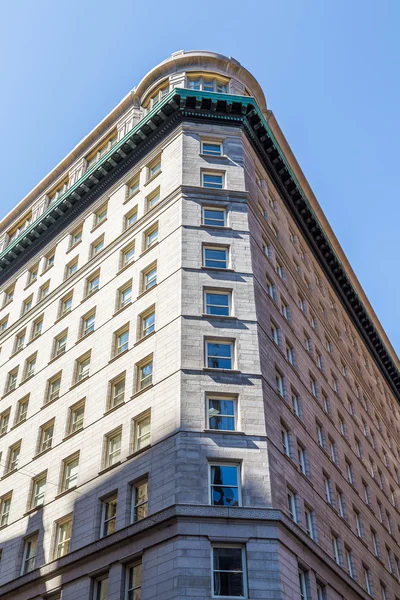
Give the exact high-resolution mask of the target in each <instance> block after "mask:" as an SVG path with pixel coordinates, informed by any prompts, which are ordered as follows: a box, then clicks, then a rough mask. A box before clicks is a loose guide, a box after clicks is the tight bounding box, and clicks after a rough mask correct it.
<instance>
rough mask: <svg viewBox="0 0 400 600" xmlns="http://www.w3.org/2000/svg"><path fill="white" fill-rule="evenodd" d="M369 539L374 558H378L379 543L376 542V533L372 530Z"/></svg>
mask: <svg viewBox="0 0 400 600" xmlns="http://www.w3.org/2000/svg"><path fill="white" fill-rule="evenodd" d="M371 539H372V548H373V551H374V554H375V556H378V557H379V556H380V551H379V542H378V536H377V535H376V531H374V530H373V529H371Z"/></svg>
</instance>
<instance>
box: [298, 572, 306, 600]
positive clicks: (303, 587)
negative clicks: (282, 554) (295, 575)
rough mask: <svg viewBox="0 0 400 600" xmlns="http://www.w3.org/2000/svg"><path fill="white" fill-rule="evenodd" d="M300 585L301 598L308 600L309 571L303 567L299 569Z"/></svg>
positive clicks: (301, 599)
mask: <svg viewBox="0 0 400 600" xmlns="http://www.w3.org/2000/svg"><path fill="white" fill-rule="evenodd" d="M299 587H300V600H308V592H307V573H306V571H303V569H299Z"/></svg>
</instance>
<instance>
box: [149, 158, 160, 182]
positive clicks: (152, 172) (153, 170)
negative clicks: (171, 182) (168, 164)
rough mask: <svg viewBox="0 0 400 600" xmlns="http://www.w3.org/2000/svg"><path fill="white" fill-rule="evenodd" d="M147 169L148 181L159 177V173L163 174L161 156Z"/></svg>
mask: <svg viewBox="0 0 400 600" xmlns="http://www.w3.org/2000/svg"><path fill="white" fill-rule="evenodd" d="M147 169H148V177H147V179H148V180H149V179H152V178H153V177H155V176H156V175H158V173H161V156H158V157H157V158H156V159H154V160H153V162H151V163H150V165H149V166H148V167H147Z"/></svg>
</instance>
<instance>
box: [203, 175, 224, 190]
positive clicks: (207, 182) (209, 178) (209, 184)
mask: <svg viewBox="0 0 400 600" xmlns="http://www.w3.org/2000/svg"><path fill="white" fill-rule="evenodd" d="M217 178H218V179H217ZM201 187H203V188H206V189H211V190H223V189H225V172H224V171H201Z"/></svg>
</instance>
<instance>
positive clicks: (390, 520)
mask: <svg viewBox="0 0 400 600" xmlns="http://www.w3.org/2000/svg"><path fill="white" fill-rule="evenodd" d="M0 286H1V299H0V300H1V304H0V346H1V353H0V362H1V368H0V394H1V400H0V435H1V438H0V451H1V458H0V476H1V479H0V527H1V528H0V550H1V563H0V597H1V598H2V600H11V599H12V600H27V599H35V600H44V599H46V600H59V599H62V600H78V599H79V600H80V599H89V600H106V599H108V600H120V599H121V600H139V598H141V599H142V600H153V599H162V600H175V599H179V600H195V599H199V598H201V599H206V598H210V599H211V598H221V599H222V598H225V599H226V598H246V599H248V600H267V599H274V600H299V599H301V600H306V599H307V600H339V599H342V600H343V599H345V600H356V599H360V598H364V599H365V598H370V597H375V598H377V599H378V600H396V599H397V600H398V599H399V598H400V585H399V577H400V547H399V544H398V540H399V524H400V513H399V505H400V500H399V493H398V491H399V482H400V472H399V469H398V467H397V465H398V461H399V458H400V436H399V405H398V402H399V400H400V377H399V371H398V359H397V356H396V354H395V352H394V350H393V348H392V347H391V345H390V342H389V340H388V338H387V337H386V335H385V332H384V331H383V329H382V327H381V325H380V323H379V321H378V319H377V317H376V315H375V314H374V312H373V310H372V308H371V306H370V304H369V302H368V299H367V298H366V296H365V294H364V292H363V290H362V289H361V287H360V284H359V283H358V281H357V279H356V277H355V275H354V273H353V271H352V269H351V266H350V265H349V263H348V261H347V259H346V257H345V255H344V253H343V251H342V249H341V248H340V246H339V244H338V241H337V240H336V238H335V236H334V233H333V232H332V230H331V228H330V226H329V223H328V222H327V220H326V217H325V216H324V214H323V212H322V210H321V208H320V206H319V204H318V202H317V200H316V198H315V197H314V195H313V193H312V190H311V188H310V186H309V184H308V183H307V181H306V179H305V177H304V175H303V173H302V171H301V169H300V167H299V165H298V163H297V162H296V159H295V157H294V156H293V154H292V152H291V150H290V147H289V145H288V143H287V141H286V139H285V138H284V136H283V133H282V132H281V130H280V128H279V125H278V123H277V122H276V119H275V117H274V114H273V113H272V112H271V110H269V109H267V106H266V102H265V98H264V94H263V92H262V90H261V88H260V86H259V84H258V83H257V81H256V80H255V79H254V77H253V76H252V75H251V74H250V73H249V72H248V71H247V70H246V69H244V68H243V67H242V66H241V65H240V64H239V63H238V62H237V61H236V60H234V59H232V58H227V57H225V56H221V55H218V54H214V53H211V52H183V51H182V52H177V53H175V54H173V55H172V56H171V57H170V58H169V59H167V60H165V61H164V62H162V63H161V64H160V65H158V66H157V67H155V68H154V69H153V70H151V71H150V72H149V73H148V74H147V75H146V76H145V77H144V78H143V80H142V81H141V82H140V83H139V85H138V86H137V87H136V88H134V89H133V90H132V92H130V93H129V94H128V95H127V96H126V97H125V98H124V99H123V100H122V101H121V102H120V104H119V105H118V106H116V107H115V108H114V109H113V110H112V111H111V113H110V114H109V115H108V116H107V117H105V119H104V120H103V121H102V122H101V123H100V124H99V125H98V126H97V127H96V128H95V129H94V130H93V131H92V132H90V134H88V135H87V136H86V137H85V138H84V139H83V140H82V141H81V142H80V143H79V144H78V145H77V146H76V147H75V148H74V149H73V150H72V151H71V153H70V154H69V155H68V156H67V157H66V158H65V159H64V160H63V161H62V162H61V163H60V164H58V165H57V166H56V167H55V168H54V170H53V171H52V172H51V173H49V174H48V175H47V176H46V177H45V178H44V179H43V180H42V181H41V182H40V183H39V184H38V185H37V186H36V187H35V188H34V189H33V190H32V191H31V192H30V193H29V194H28V196H27V197H26V198H24V199H23V200H22V201H21V202H20V203H19V204H18V205H17V206H16V207H15V208H14V209H13V210H12V211H11V212H10V213H9V214H8V215H7V216H6V217H5V218H4V219H3V221H2V222H1V223H0Z"/></svg>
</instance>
